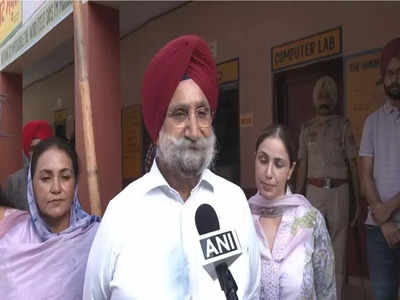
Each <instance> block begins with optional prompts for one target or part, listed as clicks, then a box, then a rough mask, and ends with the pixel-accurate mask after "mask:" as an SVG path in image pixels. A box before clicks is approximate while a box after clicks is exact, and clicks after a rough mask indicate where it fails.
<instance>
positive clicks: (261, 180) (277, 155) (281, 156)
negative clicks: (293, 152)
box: [255, 137, 295, 200]
mask: <svg viewBox="0 0 400 300" xmlns="http://www.w3.org/2000/svg"><path fill="white" fill-rule="evenodd" d="M294 165H295V164H292V166H291V165H290V161H289V154H288V152H287V150H286V148H285V145H284V144H283V143H282V141H281V139H280V138H277V137H268V138H266V139H265V140H264V141H263V142H262V143H261V144H260V145H259V147H258V149H257V153H256V162H255V173H256V174H255V176H256V186H257V189H258V191H259V192H260V194H261V195H262V196H263V197H264V198H266V199H269V200H274V199H276V198H278V197H280V196H283V195H284V194H285V193H286V182H287V181H288V180H289V179H290V176H291V175H292V173H293V169H294Z"/></svg>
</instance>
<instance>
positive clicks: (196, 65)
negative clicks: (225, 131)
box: [142, 35, 218, 143]
mask: <svg viewBox="0 0 400 300" xmlns="http://www.w3.org/2000/svg"><path fill="white" fill-rule="evenodd" d="M184 76H185V78H186V76H187V77H188V78H190V79H192V80H193V81H194V82H196V83H197V85H198V86H199V87H200V88H201V90H202V91H203V93H204V94H205V96H206V97H207V100H208V103H209V105H210V108H211V111H212V112H213V113H215V112H216V110H217V105H218V80H217V67H216V65H215V61H214V59H213V57H212V54H211V51H210V49H209V48H208V46H207V43H206V42H205V41H204V40H203V39H202V38H200V37H199V36H196V35H184V36H181V37H178V38H176V39H174V40H172V41H170V42H168V43H167V44H166V45H165V46H164V47H163V48H162V49H161V50H159V51H158V52H157V54H156V55H155V56H154V57H153V59H152V60H151V61H150V64H149V65H148V67H147V69H146V72H145V74H144V79H143V82H142V111H143V118H144V123H145V125H146V128H147V131H148V132H149V134H150V136H151V138H152V140H153V142H154V143H156V142H157V138H158V133H159V131H160V129H161V127H162V125H163V123H164V118H165V114H166V112H167V108H168V105H169V102H170V101H171V98H172V96H173V94H174V92H175V90H176V87H177V86H178V84H179V82H180V81H181V80H182V79H183V78H184Z"/></svg>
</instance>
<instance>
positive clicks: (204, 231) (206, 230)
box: [195, 204, 242, 300]
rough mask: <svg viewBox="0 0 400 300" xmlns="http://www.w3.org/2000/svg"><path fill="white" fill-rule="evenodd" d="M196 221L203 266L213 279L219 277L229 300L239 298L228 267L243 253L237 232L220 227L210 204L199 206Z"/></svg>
mask: <svg viewBox="0 0 400 300" xmlns="http://www.w3.org/2000/svg"><path fill="white" fill-rule="evenodd" d="M195 222H196V228H197V231H198V232H199V235H200V238H199V241H200V248H201V251H202V254H203V258H204V259H203V267H204V268H205V269H206V271H207V272H208V273H209V274H210V276H211V277H212V278H213V279H215V278H216V277H218V280H219V283H220V285H221V289H222V290H223V291H224V293H225V297H226V299H227V300H237V299H238V297H237V295H236V291H237V289H238V287H237V284H236V282H235V279H234V278H233V276H232V274H231V272H230V271H229V268H228V265H231V264H232V263H233V262H234V261H235V260H236V259H237V258H238V257H239V255H240V254H241V253H242V251H241V248H240V244H239V240H238V238H237V235H236V232H235V231H233V230H221V229H220V226H219V221H218V217H217V214H216V212H215V210H214V209H213V208H212V206H211V205H209V204H201V205H200V206H199V207H198V208H197V210H196V215H195Z"/></svg>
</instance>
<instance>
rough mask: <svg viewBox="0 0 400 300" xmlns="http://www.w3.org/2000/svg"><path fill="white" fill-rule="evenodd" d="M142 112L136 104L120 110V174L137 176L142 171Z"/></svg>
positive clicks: (128, 176) (125, 176) (130, 176)
mask: <svg viewBox="0 0 400 300" xmlns="http://www.w3.org/2000/svg"><path fill="white" fill-rule="evenodd" d="M141 166H142V114H141V110H140V105H139V104H136V105H133V106H129V107H126V108H124V109H123V111H122V174H123V178H125V179H128V178H138V177H139V176H140V175H141V171H142V168H141Z"/></svg>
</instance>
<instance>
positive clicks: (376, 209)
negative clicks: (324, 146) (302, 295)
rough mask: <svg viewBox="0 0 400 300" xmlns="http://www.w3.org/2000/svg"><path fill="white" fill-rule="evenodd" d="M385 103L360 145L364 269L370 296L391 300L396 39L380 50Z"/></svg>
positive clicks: (395, 266) (399, 161) (395, 237)
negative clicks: (365, 205)
mask: <svg viewBox="0 0 400 300" xmlns="http://www.w3.org/2000/svg"><path fill="white" fill-rule="evenodd" d="M381 74H382V78H383V84H384V89H385V104H384V105H383V106H382V107H381V108H379V109H378V110H377V111H375V112H373V113H372V114H371V115H369V116H368V118H367V120H366V121H365V124H364V129H363V134H362V138H361V144H360V166H361V180H362V186H363V191H364V193H365V197H366V199H367V201H368V204H369V214H368V218H367V220H366V224H367V255H368V269H369V275H370V279H371V283H372V287H373V290H374V293H375V299H376V300H383V299H385V300H392V299H393V300H395V299H396V300H397V293H398V286H399V278H400V276H399V275H400V248H399V247H400V37H399V38H396V39H393V40H391V41H390V42H389V43H388V44H387V45H386V46H385V47H384V49H383V51H382V58H381Z"/></svg>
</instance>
